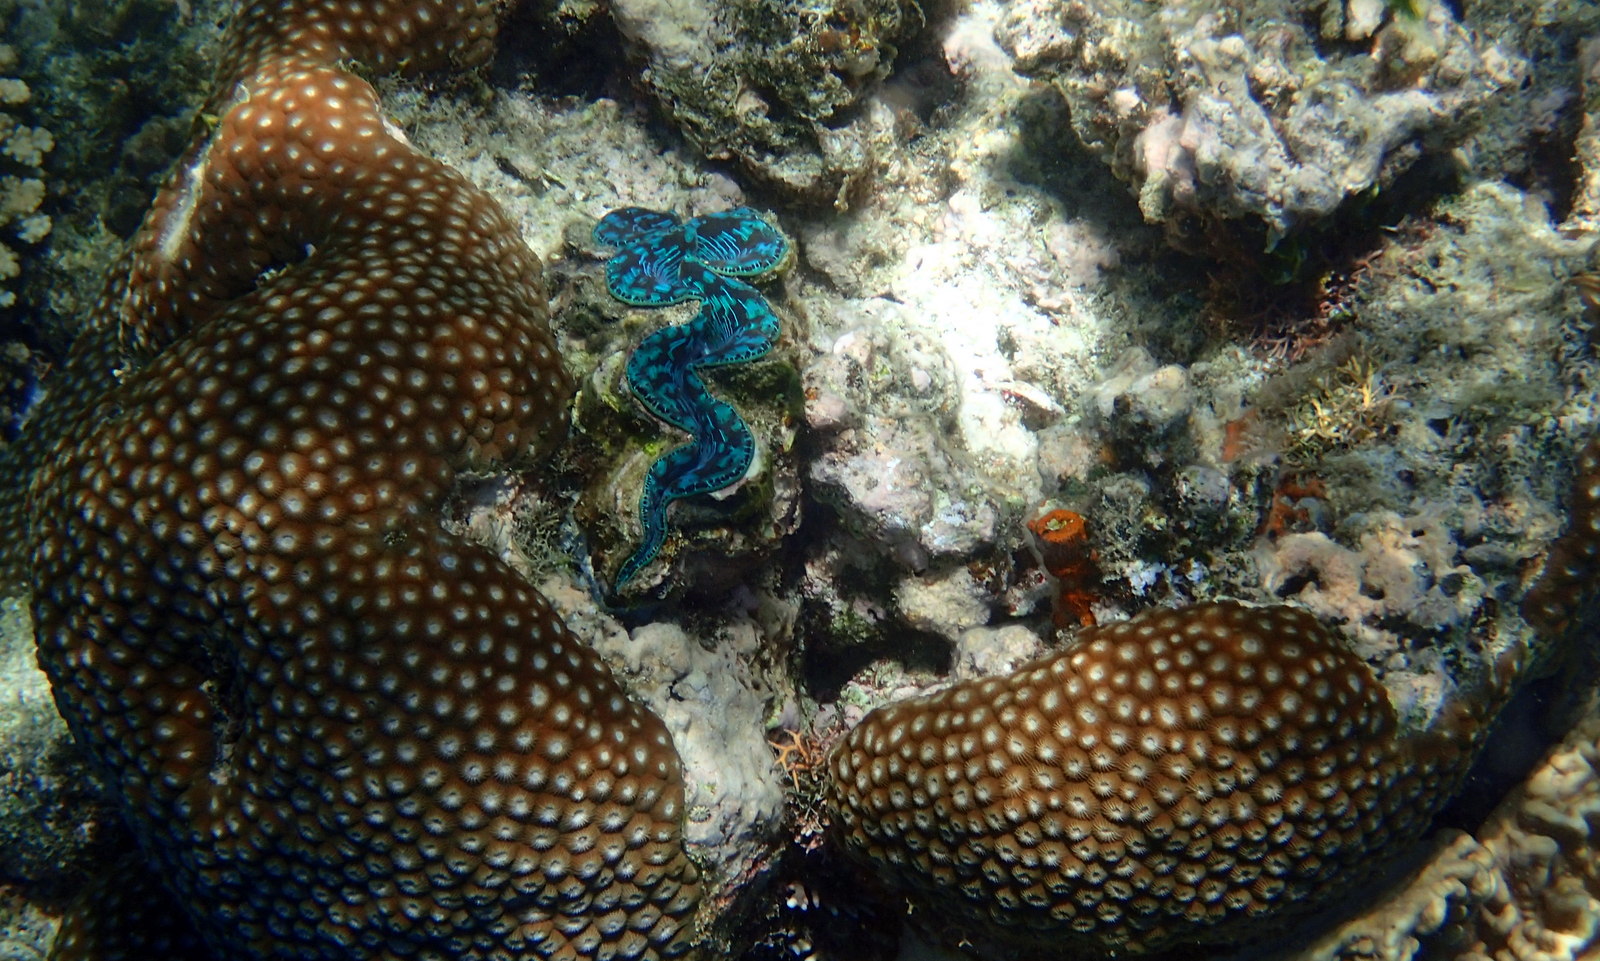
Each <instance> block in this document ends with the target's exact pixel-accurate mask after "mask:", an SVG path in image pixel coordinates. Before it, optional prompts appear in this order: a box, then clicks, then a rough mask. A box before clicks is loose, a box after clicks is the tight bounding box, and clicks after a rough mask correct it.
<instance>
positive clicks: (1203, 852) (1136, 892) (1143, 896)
mask: <svg viewBox="0 0 1600 961" xmlns="http://www.w3.org/2000/svg"><path fill="white" fill-rule="evenodd" d="M1449 753H1450V752H1448V751H1441V750H1439V749H1438V747H1437V746H1436V745H1435V744H1433V743H1432V742H1431V741H1429V742H1422V741H1418V742H1411V741H1406V740H1401V739H1399V738H1398V737H1397V735H1396V722H1395V714H1394V710H1393V708H1392V707H1391V706H1390V704H1389V701H1388V697H1387V694H1386V692H1385V691H1384V690H1383V688H1382V687H1381V686H1380V685H1379V684H1378V683H1377V682H1376V680H1375V679H1374V678H1373V676H1372V674H1371V672H1370V671H1369V670H1368V668H1367V667H1366V665H1365V664H1364V663H1363V662H1362V661H1361V660H1360V659H1358V658H1356V657H1355V656H1354V655H1353V654H1351V653H1350V652H1349V651H1348V650H1347V649H1346V647H1345V646H1344V645H1343V644H1342V643H1341V642H1340V641H1339V639H1338V638H1336V637H1335V636H1334V635H1332V634H1331V633H1330V632H1329V631H1328V630H1326V629H1325V628H1323V627H1322V626H1321V625H1320V624H1319V623H1318V622H1317V621H1316V619H1315V618H1313V617H1311V616H1310V615H1308V614H1306V613H1303V612H1300V611H1297V610H1293V609H1290V608H1285V607H1268V608H1248V607H1244V606H1242V605H1239V604H1235V603H1214V604H1201V605H1196V606H1194V607H1191V608H1187V609H1184V610H1178V611H1168V610H1156V611H1148V612H1146V613H1144V614H1141V615H1139V616H1137V617H1135V618H1133V619H1132V620H1130V621H1126V622H1122V623H1118V624H1114V625H1109V626H1105V627H1096V628H1088V629H1086V630H1084V631H1082V632H1081V633H1079V634H1078V636H1077V638H1076V639H1075V640H1074V641H1073V643H1072V644H1071V646H1070V647H1069V648H1068V649H1066V650H1064V651H1063V652H1061V653H1059V654H1055V655H1053V656H1050V657H1047V658H1045V659H1043V660H1040V661H1037V662H1034V663H1033V664H1031V665H1028V666H1025V667H1024V668H1022V669H1020V670H1018V671H1017V672H1015V673H1013V674H1010V675H1007V676H1005V677H999V678H987V679H981V680H975V681H969V682H965V683H961V684H957V685H955V686H954V687H951V688H949V689H947V690H944V691H941V692H939V693H936V694H933V695H931V696H926V697H921V698H916V699H913V700H910V701H906V702H902V703H898V704H893V705H890V706H888V707H885V708H881V709H879V710H877V711H875V712H873V713H872V714H870V715H868V716H867V718H866V719H865V720H863V721H862V723H861V724H860V725H859V726H858V727H857V728H856V729H855V730H853V731H852V732H850V734H849V735H848V736H847V737H846V739H845V740H844V741H842V742H841V743H840V745H839V747H838V748H837V749H836V751H835V753H834V755H833V757H832V759H831V766H832V774H833V799H832V801H833V805H834V808H835V813H836V819H837V822H838V823H837V826H838V828H839V830H840V834H841V836H842V839H843V841H844V843H845V846H846V848H847V849H848V850H849V851H850V852H851V853H852V854H853V855H854V856H855V857H856V858H857V859H859V860H861V861H862V862H863V863H865V864H866V865H868V866H870V867H871V868H872V869H874V870H875V871H876V872H877V873H878V874H880V875H881V876H883V877H885V878H886V880H889V881H891V882H892V883H894V884H895V885H896V886H898V887H900V888H902V889H904V890H907V891H908V892H911V893H912V894H913V895H914V897H915V898H916V899H917V900H918V901H919V902H921V903H923V904H924V905H926V906H927V907H928V908H929V909H930V910H929V911H928V912H927V913H926V915H925V916H928V917H934V918H952V917H953V918H959V919H964V920H963V921H962V922H961V925H962V929H963V930H965V931H969V932H973V934H972V936H974V937H976V936H978V933H982V934H984V935H986V936H989V937H992V938H996V939H998V940H999V941H1001V942H1002V943H1005V944H1010V945H1012V946H1013V947H1015V946H1017V945H1021V946H1023V947H1025V948H1032V949H1040V950H1042V949H1047V948H1052V947H1053V948H1054V949H1055V950H1056V951H1057V952H1059V949H1060V945H1061V941H1062V938H1063V937H1065V938H1067V939H1068V940H1069V941H1071V942H1074V943H1076V944H1077V945H1078V946H1079V947H1081V948H1084V949H1095V950H1114V951H1118V952H1143V951H1150V950H1157V949H1160V948H1162V947H1165V946H1168V945H1171V944H1173V943H1175V942H1178V941H1180V940H1183V941H1211V942H1222V941H1242V940H1248V939H1250V938H1253V937H1255V936H1259V934H1260V933H1261V932H1262V931H1264V930H1268V929H1270V926H1271V924H1272V923H1274V922H1276V921H1279V920H1282V919H1283V918H1285V917H1288V916H1291V915H1294V914H1296V913H1299V912H1301V911H1302V910H1304V908H1305V906H1306V905H1307V904H1308V903H1323V904H1325V903H1326V898H1327V896H1328V894H1329V893H1330V891H1331V890H1333V889H1337V888H1339V887H1341V886H1343V885H1347V884H1349V883H1351V882H1353V881H1354V880H1355V879H1356V878H1358V877H1360V876H1361V875H1362V874H1363V873H1365V870H1366V868H1367V866H1368V865H1367V861H1368V859H1370V858H1371V856H1372V855H1373V854H1374V852H1377V851H1380V850H1382V849H1383V847H1384V846H1385V845H1387V844H1389V843H1391V842H1392V841H1394V840H1397V839H1403V838H1407V837H1410V836H1412V835H1414V834H1415V833H1417V832H1418V831H1419V830H1420V829H1421V828H1422V826H1423V825H1425V824H1426V822H1427V819H1428V818H1429V817H1430V816H1431V812H1432V811H1433V810H1434V809H1435V808H1436V807H1437V805H1438V803H1439V802H1440V799H1441V798H1442V797H1443V796H1444V795H1445V794H1446V793H1447V791H1448V789H1449V788H1450V786H1451V785H1450V784H1449V783H1447V782H1448V781H1449V778H1447V777H1446V776H1445V775H1444V774H1443V773H1441V772H1442V771H1444V770H1446V769H1447V768H1448V765H1447V764H1446V763H1445V762H1446V761H1448V760H1450V758H1448V757H1447V755H1448V754H1449ZM1046 953H1048V952H1046Z"/></svg>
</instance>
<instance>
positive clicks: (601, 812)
mask: <svg viewBox="0 0 1600 961" xmlns="http://www.w3.org/2000/svg"><path fill="white" fill-rule="evenodd" d="M490 12H491V11H490V5H489V4H488V3H456V4H452V3H447V2H440V0H414V2H409V3H401V2H391V0H378V2H368V3H354V2H350V3H344V4H327V3H318V2H313V0H293V2H286V3H280V4H276V5H266V4H257V5H254V6H252V7H249V8H248V9H246V10H245V11H243V12H242V13H241V14H240V16H239V17H238V19H237V20H236V22H235V24H234V26H233V27H232V34H231V43H230V47H229V51H230V52H229V53H228V55H227V59H226V66H225V68H224V70H223V71H222V73H221V80H220V82H219V86H218V94H217V95H216V97H215V98H214V100H213V104H212V110H213V112H214V113H215V114H216V115H218V116H219V117H220V120H219V121H218V123H217V125H216V127H215V129H214V130H213V131H212V132H211V133H210V135H209V136H208V137H207V138H206V139H204V140H203V141H202V142H200V143H197V144H196V145H195V147H194V148H193V149H191V151H190V152H189V154H188V155H187V156H186V157H185V158H184V160H183V161H182V162H181V163H180V164H179V166H178V167H177V168H176V169H175V171H174V173H173V174H172V175H171V177H169V180H168V182H167V184H166V186H165V188H164V189H163V190H162V192H161V194H160V196H159V198H158V200H157V201H156V203H155V205H154V207H153V208H152V210H151V213H150V214H149V216H148V218H147V220H146V222H145V224H144V226H143V228H142V229H141V231H140V233H139V235H138V236H137V238H136V239H135V242H134V245H133V248H132V251H131V252H130V254H129V255H128V256H127V257H125V258H124V261H123V263H122V265H121V266H120V267H119V270H118V273H117V275H116V276H115V277H114V278H113V279H112V281H111V282H110V283H109V284H108V285H107V288H106V293H105V295H104V296H103V298H102V300H101V302H100V303H99V305H98V307H97V309H96V312H95V316H94V317H93V318H92V319H91V322H90V325H89V327H90V329H91V330H95V331H101V332H106V331H109V332H110V336H112V337H114V338H115V339H116V342H117V343H118V344H120V350H119V351H114V350H112V349H108V348H107V346H106V345H105V343H104V342H101V343H99V344H96V343H94V335H93V334H91V335H90V338H89V342H88V343H87V344H86V345H85V346H83V347H82V348H81V349H80V351H79V354H78V356H77V357H76V358H75V361H74V363H75V364H76V365H77V373H74V374H72V375H70V377H69V378H68V380H67V382H68V383H70V382H71V379H70V378H71V377H76V378H79V380H80V382H82V383H95V382H105V380H107V378H106V377H105V376H104V375H105V371H104V370H100V371H94V370H90V369H88V368H91V367H93V365H94V364H96V363H103V362H104V360H105V358H108V357H113V356H118V355H119V354H120V356H121V357H122V358H123V359H126V358H127V357H128V355H130V354H131V355H132V357H133V358H135V359H139V358H148V363H147V364H146V365H145V366H143V367H142V368H138V367H137V364H135V365H133V368H131V369H130V370H129V372H128V373H127V374H126V376H125V377H123V378H122V380H121V383H120V386H117V387H115V388H114V389H113V390H111V391H110V392H109V393H108V394H106V395H105V396H103V397H101V398H100V399H99V400H97V401H94V402H92V403H89V404H88V406H87V408H86V409H85V410H83V412H82V413H81V414H80V415H78V416H77V417H76V418H75V419H72V422H71V423H70V424H69V425H68V426H67V428H66V436H65V438H64V439H63V440H62V442H61V443H60V444H59V445H58V446H57V448H56V449H55V453H54V455H52V456H51V457H50V458H49V459H47V460H46V462H45V463H44V465H43V466H42V468H41V469H40V472H39V475H38V477H37V478H36V481H35V484H34V487H33V493H32V507H33V510H34V515H35V520H34V522H33V526H32V531H31V543H32V550H33V557H32V572H33V576H34V578H35V582H36V583H37V584H39V585H40V589H39V591H38V592H37V594H36V597H35V601H34V615H35V620H36V624H37V630H38V637H39V646H40V660H41V663H42V664H43V665H44V667H45V669H46V670H47V672H48V673H49V675H50V677H51V681H52V684H53V687H54V690H55V692H56V698H57V703H58V705H59V707H60V709H61V711H62V714H63V715H64V716H65V717H66V718H67V720H68V723H69V724H70V725H71V727H72V729H73V731H74V734H75V736H76V737H77V738H78V740H79V741H80V743H82V744H83V745H84V746H85V747H86V748H87V749H88V751H89V753H90V754H91V755H92V756H93V757H94V759H95V760H96V761H97V762H98V763H99V765H100V766H101V767H102V769H103V770H104V771H105V772H106V774H107V777H108V780H109V782H110V784H111V785H112V786H113V788H114V789H115V791H116V793H117V794H118V796H119V797H120V798H121V799H122V802H123V803H122V809H123V813H124V815H125V818H126V820H127V821H128V822H129V824H130V826H131V827H132V829H133V831H134V833H135V835H136V836H137V837H138V838H139V841H140V847H141V849H142V851H143V852H144V853H145V855H146V856H147V857H148V858H149V860H150V861H151V862H153V867H154V869H155V871H156V873H158V874H159V876H160V877H161V878H162V879H163V881H164V882H165V883H166V885H167V886H168V888H169V889H170V890H171V891H172V893H173V894H174V895H176V897H177V898H178V900H179V901H180V902H181V903H182V904H183V905H184V906H185V908H186V909H187V912H188V914H189V915H190V916H191V918H192V919H193V920H194V922H195V923H196V924H197V925H198V927H199V929H200V932H201V936H202V938H203V939H204V941H205V942H206V943H207V944H208V945H209V947H210V949H211V950H212V951H213V952H214V953H215V954H216V956H218V957H225V958H268V957H289V956H293V957H300V958H327V959H334V958H341V959H342V958H356V957H361V958H367V957H397V956H405V957H431V958H443V957H450V958H455V959H487V958H510V957H531V956H536V957H553V958H573V957H578V956H583V957H589V956H608V957H619V958H641V957H657V956H663V955H670V954H676V953H679V952H680V951H681V950H683V948H684V946H685V943H686V938H687V924H686V922H687V920H688V918H689V916H690V915H691V913H692V911H693V910H694V907H695V903H696V898H697V894H698V885H697V880H696V872H695V869H694V867H693V866H692V865H691V864H690V863H689V862H688V860H687V858H686V857H685V854H684V850H683V845H682V840H681V823H682V804H683V786H682V775H681V772H680V769H679V760H678V756H677V753H676V751H675V750H674V748H673V745H672V741H671V738H670V736H669V735H668V733H667V731H666V729H665V727H664V726H663V725H662V723H661V722H660V720H659V719H658V718H656V717H655V716H654V715H652V714H651V713H650V712H649V711H647V710H645V709H644V708H642V707H640V706H638V705H637V704H635V703H633V702H632V701H630V700H629V699H628V698H627V696H626V695H625V693H624V692H623V690H622V689H621V687H620V686H619V685H618V684H617V682H616V681H615V680H614V679H613V678H612V676H611V675H610V673H609V672H608V671H607V670H606V669H605V667H604V665H603V664H602V663H601V662H600V660H599V659H598V657H597V656H596V655H595V654H594V653H592V652H591V651H590V650H588V649H587V648H586V647H584V646H583V645H582V644H581V643H579V642H578V641H577V640H576V639H575V638H574V637H573V636H572V635H571V634H570V633H568V631H567V630H566V628H565V627H564V626H563V625H562V624H561V622H560V620H559V619H557V617H556V616H555V615H554V614H553V613H552V612H551V610H550V609H549V607H548V605H547V604H546V603H545V602H544V600H543V599H542V598H541V597H540V596H539V595H538V594H537V593H536V592H534V591H533V590H532V589H531V588H529V587H528V586H527V585H526V584H524V583H523V582H522V581H521V580H520V579H519V578H518V577H517V576H516V575H515V574H513V573H512V572H511V571H510V570H509V569H508V568H507V567H506V566H505V565H504V564H503V563H502V562H501V561H500V560H499V559H498V558H497V557H495V556H494V555H493V554H491V553H490V552H488V551H485V550H483V549H481V548H479V547H476V546H474V545H471V544H468V543H465V542H463V541H461V540H460V539H458V538H455V537H452V536H450V535H448V534H446V533H445V532H444V531H443V530H441V528H440V527H439V524H438V521H437V519H436V518H435V517H434V510H435V508H436V507H437V505H438V503H439V501H440V499H441V498H442V497H443V495H444V494H445V493H446V492H447V490H448V488H449V486H450V484H451V483H452V482H453V480H454V478H455V476H456V475H457V473H458V472H460V471H462V470H466V469H487V468H494V467H496V466H502V465H514V464H516V463H520V462H524V461H525V460H526V459H527V458H528V457H529V456H530V455H531V454H533V453H534V449H535V447H536V446H538V445H540V444H542V443H544V442H546V441H548V440H550V439H551V438H552V436H553V435H554V434H555V433H557V429H558V427H559V425H560V424H561V422H562V419H563V417H564V413H565V402H566V400H565V399H566V396H567V393H568V390H569V383H568V379H567V377H566V375H565V374H564V372H563V371H562V369H561V366H560V363H559V360H558V358H557V356H556V351H555V346H554V343H553V341H552V339H551V337H550V334H549V332H548V330H547V328H546V306H545V301H544V297H543V294H542V292H541V290H540V289H539V288H538V286H537V279H538V277H539V271H540V265H539V263H538V261H537V259H536V258H535V257H534V256H533V254H532V253H531V252H530V251H529V250H528V249H527V248H526V247H525V246H524V245H523V243H522V241H521V240H520V238H519V236H518V234H517V232H516V230H515V229H514V227H513V226H512V225H511V223H510V222H509V221H508V220H507V219H506V217H505V216H504V214H503V213H502V212H501V211H500V210H499V208H498V207H497V206H496V205H495V203H494V202H493V201H492V200H491V199H490V198H489V197H488V196H487V195H486V194H484V193H483V192H482V191H480V190H478V189H477V188H475V187H473V186H472V185H471V184H470V183H468V182H467V181H466V180H465V179H464V178H462V177H461V176H460V175H458V174H456V173H454V172H452V171H451V170H449V169H448V168H446V167H445V166H443V165H442V164H440V163H438V162H436V161H434V160H432V159H430V158H428V157H426V156H423V155H422V154H420V153H418V152H417V151H416V150H415V149H414V148H412V147H411V146H410V145H409V144H407V143H406V142H405V141H404V140H403V139H401V138H399V137H397V136H396V135H395V134H394V133H393V132H392V130H391V129H390V128H387V127H386V126H385V124H384V121H383V119H382V117H381V116H380V114H379V112H378V105H377V100H376V96H375V94H374V92H373V90H372V89H371V87H370V86H368V85H367V83H366V82H364V81H362V80H360V79H358V78H357V77H355V76H354V75H353V74H351V73H349V72H348V71H346V70H345V69H343V67H342V66H341V63H342V61H343V60H344V59H346V58H360V59H365V60H367V61H368V62H369V63H377V64H378V65H380V66H381V65H385V64H393V63H398V62H402V61H406V62H410V63H413V64H417V63H420V64H423V65H427V64H442V63H444V62H446V61H447V60H449V59H465V60H468V61H470V60H472V59H481V56H482V54H483V52H484V51H485V50H486V41H487V37H488V35H489V33H490V31H491V29H492V19H491V18H490ZM74 930H79V931H83V930H89V929H87V928H77V929H74ZM96 930H99V931H102V932H105V931H108V930H111V931H113V932H114V928H107V927H106V926H100V927H99V928H98V929H96ZM114 951H115V948H114V946H109V945H105V944H90V943H82V942H81V941H78V940H76V939H74V938H72V937H68V938H65V939H63V943H60V944H58V945H57V947H56V956H57V957H62V958H66V957H80V956H81V957H92V956H97V955H100V954H110V953H114Z"/></svg>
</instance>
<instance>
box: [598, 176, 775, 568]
mask: <svg viewBox="0 0 1600 961" xmlns="http://www.w3.org/2000/svg"><path fill="white" fill-rule="evenodd" d="M594 239H595V241H596V242H597V243H600V244H604V245H606V246H609V247H620V248H622V249H621V251H620V252H619V253H617V254H616V255H615V256H613V257H612V258H611V259H610V260H608V261H606V287H607V289H609V290H610V291H611V294H612V296H614V297H616V298H617V299H618V300H621V301H623V302H624V303H629V304H633V305H634V306H638V307H666V306H669V305H671V304H677V303H682V302H683V301H685V300H690V299H695V300H699V301H700V302H701V306H700V310H699V312H698V313H696V314H695V316H694V317H693V318H692V319H690V320H689V321H688V322H687V323H684V324H675V325H673V326H670V327H664V328H662V329H661V330H658V331H656V332H655V333H653V334H651V335H650V336H648V337H646V338H645V339H644V341H643V342H641V343H640V344H639V346H638V347H637V348H635V349H634V351H633V353H632V354H631V355H629V357H628V371H627V378H628V388H629V389H630V390H632V391H633V395H634V396H635V397H637V398H638V399H639V402H640V403H641V404H643V405H644V406H645V408H646V409H648V410H649V411H650V412H651V413H652V414H654V415H656V416H657V417H659V418H661V419H662V420H664V421H666V422H667V423H668V424H671V425H672V426H673V427H676V428H678V429H679V430H681V431H684V432H686V433H687V434H688V435H689V438H690V439H689V443H687V444H683V445H681V446H679V447H675V448H673V449H672V450H671V451H668V452H667V453H666V454H665V455H663V456H661V457H660V458H658V459H657V460H656V461H655V463H653V464H651V465H650V471H649V473H648V474H646V475H645V480H644V492H643V493H642V494H641V495H640V497H639V526H640V528H641V531H642V535H641V539H640V543H639V546H638V547H636V548H635V549H634V551H633V553H632V554H630V555H629V556H628V558H627V559H626V560H624V561H623V562H622V566H621V567H620V568H618V570H617V576H616V579H615V581H614V587H615V588H616V589H619V590H620V589H621V588H622V587H623V586H625V585H626V584H627V583H628V582H629V581H631V580H632V579H633V578H634V577H636V576H637V575H638V573H639V571H640V570H641V569H643V568H644V566H645V565H646V564H649V563H650V562H651V561H652V560H654V559H655V557H656V555H657V554H659V553H660V552H661V547H662V545H663V544H665V543H666V538H667V507H668V506H669V505H670V504H671V503H672V502H673V501H675V500H681V499H683V498H685V497H693V496H694V495H696V494H709V493H713V492H715V491H719V490H723V489H725V488H728V487H731V486H733V485H734V484H737V483H738V482H739V481H740V480H741V479H743V478H744V476H745V474H746V473H747V472H748V471H749V470H750V465H751V463H753V462H754V461H755V455H756V439H755V435H754V434H753V433H751V431H750V427H749V425H748V424H746V423H745V422H744V418H743V417H740V416H739V412H738V411H737V410H734V408H733V406H732V405H731V404H729V403H727V402H726V401H723V400H718V399H717V398H716V397H714V396H712V394H711V392H710V391H708V390H707V389H706V385H705V382H704V381H703V380H701V379H700V373H699V372H700V370H702V369H703V368H706V367H721V366H725V365H727V364H737V363H744V362H746V361H751V360H755V359H757V358H759V357H763V356H765V355H766V354H767V352H768V351H770V350H772V346H773V344H774V343H776V342H777V339H778V315H777V314H775V313H773V311H772V307H771V305H769V304H768V303H767V301H766V298H764V297H762V296H761V292H760V291H758V290H756V289H755V288H754V287H752V286H750V285H749V284H747V283H745V282H744V281H742V280H740V279H739V278H740V277H749V276H753V275H756V274H763V273H768V272H770V271H773V270H776V269H777V268H778V267H780V266H781V265H782V264H783V262H784V260H785V259H786V258H787V257H788V254H789V241H788V240H787V238H785V237H784V236H783V233H782V232H781V231H779V230H778V229H777V228H776V227H773V226H772V225H771V224H769V223H767V222H766V221H765V220H762V219H761V217H760V216H759V215H757V214H756V212H755V211H753V210H751V209H749V208H748V207H739V208H737V209H734V210H726V211H723V212H721V213H715V214H707V215H706V216H704V217H696V218H694V219H693V220H690V221H689V222H687V223H683V222H681V221H679V220H678V218H677V217H676V216H675V215H673V214H671V213H666V212H663V211H658V210H647V209H645V208H643V207H623V208H620V209H618V210H613V211H611V212H610V213H608V214H606V215H605V216H604V217H602V218H601V219H600V222H599V223H598V224H596V225H595V228H594Z"/></svg>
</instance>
